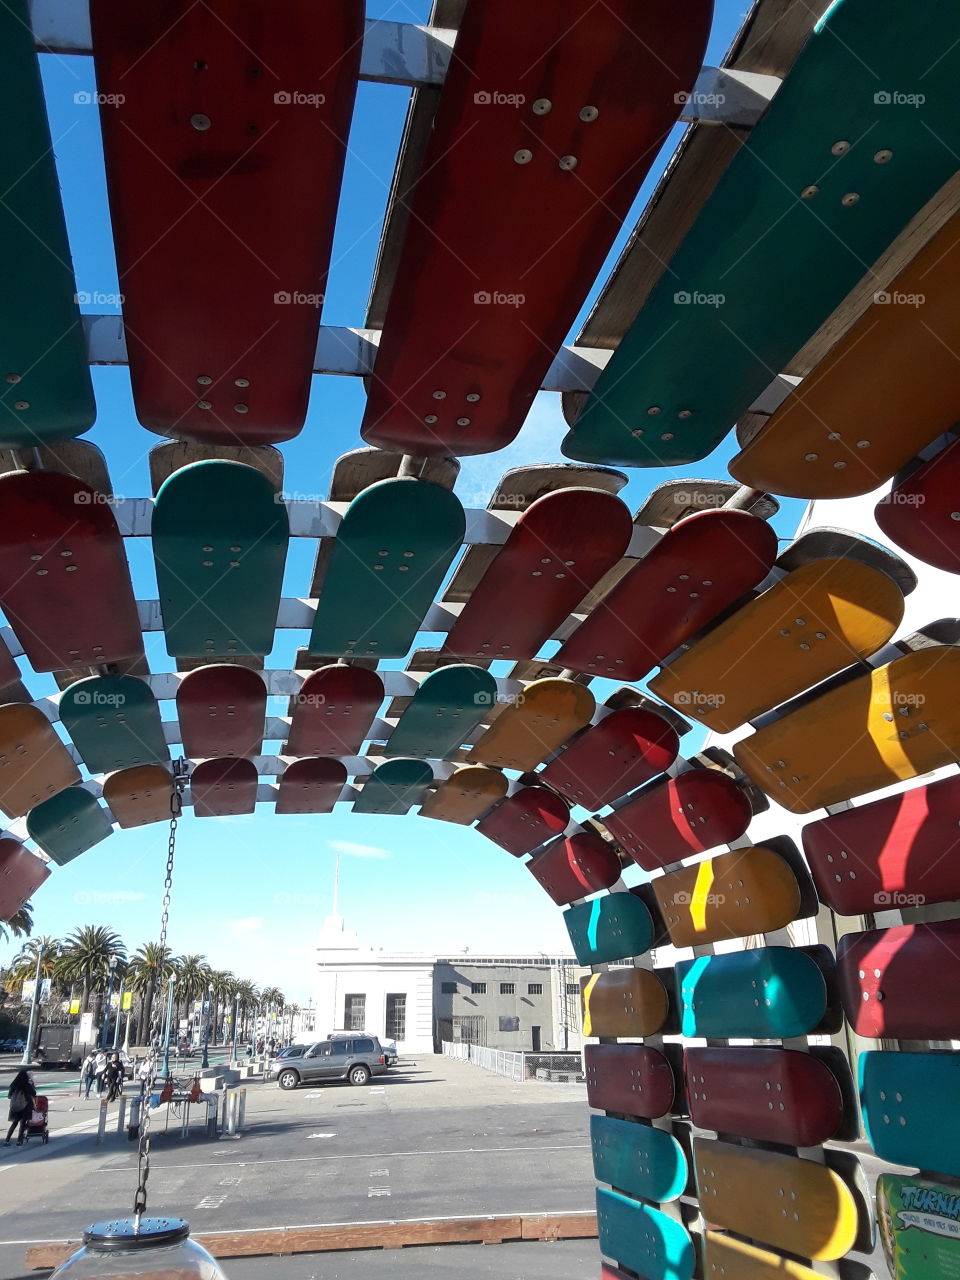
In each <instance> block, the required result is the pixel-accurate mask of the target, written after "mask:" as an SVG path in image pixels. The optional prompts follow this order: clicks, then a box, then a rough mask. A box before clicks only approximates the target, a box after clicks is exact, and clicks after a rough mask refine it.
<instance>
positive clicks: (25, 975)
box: [7, 934, 63, 986]
mask: <svg viewBox="0 0 960 1280" xmlns="http://www.w3.org/2000/svg"><path fill="white" fill-rule="evenodd" d="M62 945H63V944H62V943H61V942H60V939H59V938H51V937H50V936H49V934H47V935H46V936H44V937H42V938H31V939H30V941H29V942H27V943H25V944H24V945H23V946H22V947H21V948H20V950H19V951H18V952H17V954H16V955H15V956H14V957H13V959H12V960H11V961H10V967H9V969H8V970H7V980H8V981H9V982H12V983H14V984H15V985H16V986H20V985H21V983H24V982H29V981H31V979H33V978H35V977H36V973H37V960H38V959H39V960H40V977H41V978H52V977H53V976H54V974H55V972H56V968H57V961H58V960H59V958H60V949H61V947H62Z"/></svg>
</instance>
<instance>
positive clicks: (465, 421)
mask: <svg viewBox="0 0 960 1280" xmlns="http://www.w3.org/2000/svg"><path fill="white" fill-rule="evenodd" d="M469 425H470V419H469V418H458V419H457V426H458V427H469Z"/></svg>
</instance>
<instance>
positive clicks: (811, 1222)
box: [693, 1138, 859, 1262]
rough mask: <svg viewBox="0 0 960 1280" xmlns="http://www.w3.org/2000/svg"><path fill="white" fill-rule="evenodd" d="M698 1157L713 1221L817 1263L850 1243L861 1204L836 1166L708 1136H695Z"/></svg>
mask: <svg viewBox="0 0 960 1280" xmlns="http://www.w3.org/2000/svg"><path fill="white" fill-rule="evenodd" d="M693 1162H694V1166H695V1168H696V1171H697V1188H698V1190H699V1192H700V1209H701V1211H702V1213H703V1216H704V1219H705V1220H706V1221H707V1222H708V1223H710V1224H712V1225H715V1226H720V1227H727V1228H728V1229H729V1230H730V1231H736V1232H737V1233H738V1234H739V1235H742V1236H749V1237H750V1238H751V1239H752V1240H760V1241H762V1242H763V1243H764V1244H769V1245H772V1246H773V1247H774V1248H775V1249H784V1250H786V1252H787V1253H798V1254H799V1255H800V1256H801V1257H802V1258H812V1259H813V1260H814V1261H817V1262H830V1261H833V1260H835V1259H837V1258H842V1257H843V1256H844V1254H846V1253H847V1252H848V1251H849V1250H850V1249H851V1248H852V1247H853V1243H854V1241H855V1240H856V1238H857V1229H858V1226H859V1218H858V1214H857V1202H856V1200H855V1199H854V1198H853V1193H852V1192H851V1190H850V1188H849V1187H848V1186H847V1184H846V1183H845V1182H844V1181H843V1179H842V1178H840V1177H838V1176H837V1174H835V1173H834V1172H833V1170H832V1169H827V1168H826V1167H825V1166H824V1165H822V1164H815V1163H814V1162H813V1161H812V1160H801V1159H799V1158H798V1157H797V1156H787V1155H781V1154H779V1152H775V1151H757V1150H755V1149H752V1148H749V1147H737V1146H733V1145H732V1144H731V1143H729V1142H713V1141H711V1140H708V1139H705V1138H694V1140H693Z"/></svg>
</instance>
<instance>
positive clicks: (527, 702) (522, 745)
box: [467, 678, 596, 773]
mask: <svg viewBox="0 0 960 1280" xmlns="http://www.w3.org/2000/svg"><path fill="white" fill-rule="evenodd" d="M595 710H596V701H595V700H594V696H593V694H592V693H591V692H590V690H589V689H588V688H586V686H585V685H582V684H577V683H576V682H575V681H573V680H561V679H559V678H549V679H546V680H534V681H533V682H532V683H531V684H528V685H527V687H526V689H525V690H524V691H523V693H522V694H518V695H517V700H516V702H515V703H514V704H513V705H512V706H509V707H507V709H506V711H503V712H501V714H500V715H499V716H497V718H496V720H495V721H494V722H493V724H492V725H491V726H490V728H489V729H488V730H487V732H486V733H485V734H484V735H483V737H482V738H481V739H480V741H479V742H478V743H477V744H476V746H475V747H474V748H473V750H472V751H471V753H470V755H469V756H468V757H467V758H468V760H469V762H470V763H471V764H492V765H497V766H498V767H499V768H501V769H520V770H521V771H522V772H524V773H526V772H527V770H529V769H532V768H533V767H534V766H535V765H538V764H539V763H540V761H541V760H545V759H546V757H547V756H549V755H552V754H553V752H554V751H557V750H559V748H560V747H562V746H563V744H564V743H565V742H566V741H567V739H568V738H570V737H571V736H572V735H573V734H575V733H576V732H577V730H578V729H582V728H583V727H584V726H585V725H587V724H589V723H590V719H591V717H592V715H593V713H594V711H595Z"/></svg>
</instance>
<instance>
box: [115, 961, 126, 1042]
mask: <svg viewBox="0 0 960 1280" xmlns="http://www.w3.org/2000/svg"><path fill="white" fill-rule="evenodd" d="M123 987H124V979H123V978H121V979H120V994H119V995H118V996H117V1021H116V1025H115V1026H114V1028H113V1047H114V1048H115V1049H119V1048H120V1023H121V1022H122V1021H123ZM128 1026H129V1022H128Z"/></svg>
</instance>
